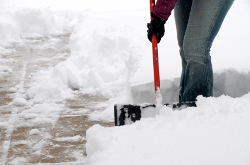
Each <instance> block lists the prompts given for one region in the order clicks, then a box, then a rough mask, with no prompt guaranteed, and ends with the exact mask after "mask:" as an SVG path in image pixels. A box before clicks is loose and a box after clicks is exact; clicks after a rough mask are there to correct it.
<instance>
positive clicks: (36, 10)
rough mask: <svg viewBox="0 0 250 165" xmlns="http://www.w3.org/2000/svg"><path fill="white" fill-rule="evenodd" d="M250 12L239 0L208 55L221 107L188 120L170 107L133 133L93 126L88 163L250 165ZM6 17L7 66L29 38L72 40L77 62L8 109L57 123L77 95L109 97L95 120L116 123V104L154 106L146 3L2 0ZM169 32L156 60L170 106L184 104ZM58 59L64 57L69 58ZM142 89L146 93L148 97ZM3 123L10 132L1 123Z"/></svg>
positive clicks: (2, 46) (42, 75) (215, 102)
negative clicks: (61, 108) (25, 109)
mask: <svg viewBox="0 0 250 165" xmlns="http://www.w3.org/2000/svg"><path fill="white" fill-rule="evenodd" d="M48 6H49V7H48ZM249 7H250V3H249V1H248V0H236V1H235V3H234V5H233V6H232V8H231V10H230V11H229V13H228V15H227V17H226V19H225V21H224V24H223V26H222V28H221V31H220V32H219V34H218V36H217V38H216V39H215V41H214V44H213V47H212V50H211V56H212V62H213V69H214V72H215V75H216V76H215V77H216V79H215V80H216V81H215V89H214V93H215V94H216V96H218V97H217V98H202V97H199V98H198V102H197V105H198V107H197V108H187V109H186V110H183V111H171V110H170V109H168V108H167V107H163V108H162V109H161V110H160V112H159V115H157V116H156V117H155V118H145V119H142V120H141V121H139V122H136V123H135V124H133V125H130V126H124V127H116V128H104V127H101V126H99V125H95V126H93V127H92V128H90V129H89V130H88V131H87V137H86V139H87V154H88V156H87V163H88V164H107V165H110V164H171V165H172V164H220V165H221V164H241V165H248V164H250V156H249V155H250V149H249V148H250V143H249V142H250V141H249V139H250V130H249V126H250V122H249V121H250V113H249V110H250V108H249V107H250V101H249V100H250V95H249V91H250V87H249V84H250V67H249V63H250V56H249V51H248V43H249V38H250V33H249V32H248V31H249V28H250V19H249V15H250V12H249V10H248V9H249ZM0 8H1V11H0V56H1V57H3V56H4V57H6V56H7V57H8V56H9V55H10V54H11V53H13V52H15V51H16V50H15V49H16V47H19V48H20V47H22V46H25V44H24V43H25V39H26V38H33V39H34V41H33V42H38V43H40V42H41V41H42V38H43V37H51V36H53V35H64V34H71V36H70V41H69V45H68V47H69V49H70V51H71V54H70V56H69V57H67V59H66V60H65V61H62V62H60V63H58V64H57V65H56V66H54V67H49V68H47V69H44V70H42V71H40V72H37V73H35V74H34V73H33V74H32V75H31V76H32V77H33V82H32V83H30V88H29V89H28V90H27V91H25V93H24V94H23V91H22V92H20V84H19V86H18V85H17V86H15V87H13V88H11V89H10V90H11V91H12V92H14V93H15V92H16V93H17V95H16V98H15V99H14V100H13V102H12V103H11V105H14V106H20V105H22V106H29V107H30V111H29V114H23V115H27V117H32V118H36V117H37V114H36V111H37V108H38V107H43V108H44V109H47V111H46V114H45V112H44V113H42V115H43V116H42V117H44V116H56V114H57V113H59V112H58V107H57V106H56V102H58V101H62V100H64V99H66V98H72V97H73V94H75V93H82V94H89V95H100V94H101V95H103V96H105V97H108V98H110V99H109V101H107V102H106V103H102V104H97V105H96V107H104V108H105V110H104V111H102V112H94V113H93V114H91V115H90V116H89V117H90V120H105V121H113V120H114V119H113V105H114V104H115V103H142V102H152V100H153V98H154V97H153V94H152V93H153V88H152V83H151V82H152V80H153V66H152V53H151V43H150V42H148V40H147V37H146V30H147V29H146V23H147V22H149V9H148V2H144V1H142V0H140V1H138V2H134V1H132V0H129V1H126V2H124V1H121V0H119V1H117V0H107V1H101V0H94V1H87V0H84V1H80V0H74V1H73V0H71V1H66V0H65V1H64V2H63V3H62V2H61V1H56V0H55V1H52V2H51V1H44V2H43V3H42V2H41V1H22V3H21V1H17V0H10V1H7V0H0ZM165 28H166V34H165V36H164V38H163V39H162V41H161V43H160V44H159V60H160V75H161V79H162V80H164V82H165V83H163V87H164V90H162V93H164V95H163V97H165V98H170V99H165V101H166V102H168V101H176V99H177V97H176V94H177V91H178V78H179V76H180V72H181V63H180V57H179V53H178V46H177V40H176V31H175V24H174V18H173V16H171V17H170V19H169V21H168V22H167V23H166V26H165ZM56 42H57V40H56V39H55V38H53V37H52V39H51V42H50V44H47V45H46V48H48V47H50V48H51V49H55V45H56ZM46 48H45V47H44V48H41V49H46ZM58 56H61V57H63V58H64V57H65V54H58ZM0 60H1V61H0V62H1V66H0V74H6V73H7V74H11V73H12V68H11V67H7V66H6V65H4V64H5V63H6V60H5V59H0ZM9 60H10V61H11V57H9ZM150 83H151V85H150ZM149 88H151V89H152V90H151V89H150V90H149ZM135 89H140V90H141V89H142V90H141V92H140V90H135ZM143 89H145V90H146V91H147V92H146V94H144V95H142V93H143ZM138 91H139V92H138ZM166 91H167V92H166ZM223 94H225V95H229V96H224V95H223ZM149 95H152V98H148V96H149ZM170 95H171V97H170ZM221 95H223V96H221ZM242 95H244V96H242ZM230 96H231V97H230ZM171 99H172V100H171ZM51 105H53V106H51ZM46 107H47V108H46ZM53 107H55V110H53ZM38 109H39V108H38ZM32 111H33V112H34V113H32ZM50 113H51V114H50ZM30 114H33V116H32V115H30ZM38 119H39V117H38ZM43 119H44V120H46V119H45V118H43ZM54 120H55V121H54ZM53 122H56V118H53ZM4 124H8V123H6V122H2V123H0V125H1V126H2V125H4ZM6 127H7V126H6ZM37 133H39V132H37V130H33V132H30V134H37ZM76 139H78V137H76ZM58 140H60V139H58ZM73 140H74V139H73ZM85 163H86V162H85ZM73 164H74V163H73Z"/></svg>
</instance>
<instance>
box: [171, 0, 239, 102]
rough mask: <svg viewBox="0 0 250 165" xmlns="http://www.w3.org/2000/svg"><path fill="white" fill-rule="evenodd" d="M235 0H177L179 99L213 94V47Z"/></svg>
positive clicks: (193, 99) (175, 10)
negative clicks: (179, 65) (211, 52)
mask: <svg viewBox="0 0 250 165" xmlns="http://www.w3.org/2000/svg"><path fill="white" fill-rule="evenodd" d="M233 2H234V0H177V3H176V5H175V9H174V14H175V22H176V29H177V39H178V44H179V47H180V55H181V59H182V74H181V81H180V93H179V101H180V102H189V101H195V100H196V97H197V96H198V95H203V96H204V97H210V96H213V69H212V64H211V56H210V48H211V46H212V42H213V40H214V38H215V36H216V35H217V33H218V31H219V29H220V27H221V25H222V22H223V20H224V18H225V16H226V14H227V12H228V10H229V9H230V7H231V6H232V4H233Z"/></svg>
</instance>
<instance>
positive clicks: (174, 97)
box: [128, 69, 250, 104]
mask: <svg viewBox="0 0 250 165" xmlns="http://www.w3.org/2000/svg"><path fill="white" fill-rule="evenodd" d="M249 84H250V71H248V72H246V71H242V72H239V71H237V70H235V69H224V70H222V71H217V72H215V73H214V87H213V93H214V97H219V96H221V95H228V96H231V97H241V96H243V95H245V94H247V93H249V92H250V86H249ZM130 86H131V87H130V88H129V89H130V92H128V93H129V94H130V95H129V96H128V97H130V99H129V100H130V101H131V103H133V104H142V103H154V102H155V99H154V95H155V92H154V82H149V83H131V84H130ZM179 86H180V78H176V79H174V80H167V79H166V80H161V94H162V96H163V104H166V103H170V102H178V101H179Z"/></svg>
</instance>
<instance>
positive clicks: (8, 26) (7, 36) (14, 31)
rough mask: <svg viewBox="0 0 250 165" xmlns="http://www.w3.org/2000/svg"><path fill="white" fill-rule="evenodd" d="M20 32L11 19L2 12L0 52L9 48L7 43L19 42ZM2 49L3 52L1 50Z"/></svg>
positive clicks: (0, 16)
mask: <svg viewBox="0 0 250 165" xmlns="http://www.w3.org/2000/svg"><path fill="white" fill-rule="evenodd" d="M20 35H21V31H20V29H19V28H18V26H17V24H16V23H15V22H14V20H13V18H12V17H11V16H10V15H9V14H7V13H4V12H0V50H1V52H2V51H3V50H4V48H3V47H5V46H9V43H11V42H13V41H16V40H20ZM2 49H3V50H2Z"/></svg>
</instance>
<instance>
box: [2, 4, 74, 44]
mask: <svg viewBox="0 0 250 165" xmlns="http://www.w3.org/2000/svg"><path fill="white" fill-rule="evenodd" d="M77 15H78V13H76V12H69V11H67V12H66V11H64V12H63V11H61V12H53V11H51V10H50V9H49V8H48V7H42V8H28V7H27V8H22V9H15V10H7V9H4V10H2V11H1V12H0V46H1V47H0V48H2V49H3V47H7V46H8V47H9V46H11V43H13V42H14V43H15V42H21V40H20V38H21V37H32V38H37V37H43V36H48V35H51V34H55V35H56V34H62V33H67V32H70V31H72V29H73V26H74V24H75V23H76V22H77Z"/></svg>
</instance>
